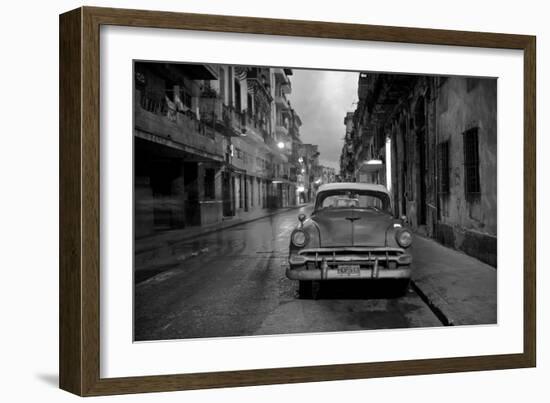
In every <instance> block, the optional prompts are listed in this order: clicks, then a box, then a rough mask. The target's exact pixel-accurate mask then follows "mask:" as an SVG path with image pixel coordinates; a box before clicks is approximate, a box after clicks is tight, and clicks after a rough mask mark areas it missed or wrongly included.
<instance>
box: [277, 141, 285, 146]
mask: <svg viewBox="0 0 550 403" xmlns="http://www.w3.org/2000/svg"><path fill="white" fill-rule="evenodd" d="M277 147H279V148H285V143H283V142H282V141H279V142H278V143H277Z"/></svg>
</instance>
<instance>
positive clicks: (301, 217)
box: [298, 213, 306, 225]
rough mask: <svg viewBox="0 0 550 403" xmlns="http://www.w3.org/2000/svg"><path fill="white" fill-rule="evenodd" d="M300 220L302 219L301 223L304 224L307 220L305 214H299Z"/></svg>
mask: <svg viewBox="0 0 550 403" xmlns="http://www.w3.org/2000/svg"><path fill="white" fill-rule="evenodd" d="M298 220H299V221H300V224H302V225H304V221H305V220H306V215H305V214H303V213H302V214H298Z"/></svg>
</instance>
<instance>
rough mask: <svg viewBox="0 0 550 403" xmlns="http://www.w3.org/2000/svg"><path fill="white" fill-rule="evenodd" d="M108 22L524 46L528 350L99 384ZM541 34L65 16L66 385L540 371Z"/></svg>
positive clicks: (84, 390)
mask: <svg viewBox="0 0 550 403" xmlns="http://www.w3.org/2000/svg"><path fill="white" fill-rule="evenodd" d="M102 25H120V26H132V27H150V28H171V29H186V30H202V31H216V32H227V33H250V34H269V35H289V36H301V37H316V38H333V39H352V40H368V41H380V42H400V43H414V44H434V45H450V46H474V47H483V48H499V49H519V50H522V51H523V52H524V78H523V79H524V100H523V105H524V133H523V139H524V150H523V153H524V154H523V157H524V189H523V192H524V195H523V197H524V222H523V224H524V245H523V256H524V267H523V279H524V283H523V298H524V307H523V309H524V312H523V314H524V324H523V343H524V348H523V353H521V354H502V355H490V356H468V357H454V358H441V359H421V360H408V361H392V362H374V363H359V364H357V363H354V364H343V365H323V366H308V367H291V368H276V369H254V370H239V371H229V372H210V373H193V374H174V375H158V376H140V377H128V378H101V377H100V354H99V353H100V315H99V300H100V299H99V290H100V277H99V264H100V263H99V262H100V260H99V245H100V230H99V228H100V225H99V220H100V212H99V204H100V198H99V188H100V172H99V158H100V148H99V138H100V137H99V131H100V127H99V111H100V105H99V91H100V89H99V85H100V84H99V71H100V64H99V63H100V62H99V60H100V58H99V52H100V49H99V46H100V45H99V44H100V41H99V35H100V26H102ZM535 52H536V50H535V37H534V36H526V35H510V34H497V33H483V32H460V31H447V30H435V29H418V28H401V27H389V26H374V25H356V24H339V23H328V22H314V21H295V20H277V19H265V18H249V17H229V16H219V15H201V14H185V13H171V12H158V11H142V10H122V9H109V8H95V7H82V8H78V9H76V10H73V11H70V12H67V13H65V14H62V15H61V16H60V274H59V281H60V294H59V299H60V344H59V353H60V356H59V360H60V387H61V388H62V389H64V390H67V391H69V392H72V393H75V394H77V395H81V396H93V395H110V394H121V393H140V392H160V391H170V390H186V389H200V388H218V387H234V386H248V385H265V384H280V383H296V382H312V381H327V380H343V379H357V378H370V377H387V376H400V375H415V374H435V373H448V372H458V371H481V370H495V369H507V368H522V367H533V366H535V363H536V348H535V345H536V311H535V301H536V295H535V272H536V261H535V252H536V251H535V248H536V246H535V244H536V217H535V214H536V213H535V207H536V206H535V203H536V183H535V182H536V171H535V167H536V160H535V157H536V155H535V154H536V152H535V120H536V119H535V110H536V105H535V98H536V96H535V88H536V85H535V83H536V79H535Z"/></svg>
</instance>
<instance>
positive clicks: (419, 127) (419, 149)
mask: <svg viewBox="0 0 550 403" xmlns="http://www.w3.org/2000/svg"><path fill="white" fill-rule="evenodd" d="M424 103H425V102H424V97H419V98H418V100H417V101H416V106H415V108H414V126H415V133H416V164H415V165H416V181H415V182H416V215H417V217H416V219H417V224H418V225H426V112H425V105H424Z"/></svg>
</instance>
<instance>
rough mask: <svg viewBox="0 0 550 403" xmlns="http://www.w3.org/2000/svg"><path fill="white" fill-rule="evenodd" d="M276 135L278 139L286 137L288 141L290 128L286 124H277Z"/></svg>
mask: <svg viewBox="0 0 550 403" xmlns="http://www.w3.org/2000/svg"><path fill="white" fill-rule="evenodd" d="M275 135H276V136H277V138H281V137H284V138H285V139H286V138H287V137H288V128H287V127H286V126H285V125H284V124H280V123H277V125H276V126H275Z"/></svg>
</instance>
